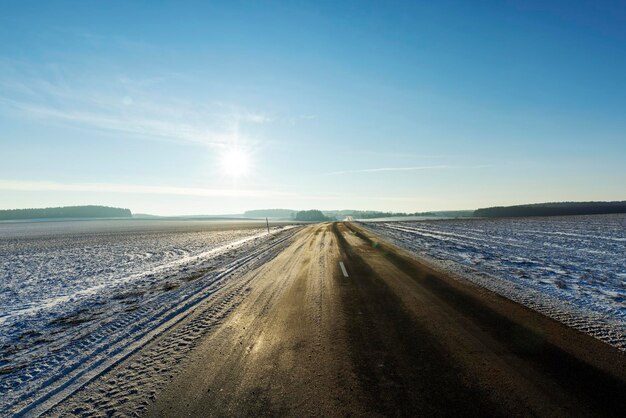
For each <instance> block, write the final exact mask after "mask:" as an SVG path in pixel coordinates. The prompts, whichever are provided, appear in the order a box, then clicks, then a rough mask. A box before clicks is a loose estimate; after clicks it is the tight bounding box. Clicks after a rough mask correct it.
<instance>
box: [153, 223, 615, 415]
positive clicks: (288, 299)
mask: <svg viewBox="0 0 626 418" xmlns="http://www.w3.org/2000/svg"><path fill="white" fill-rule="evenodd" d="M340 262H343V263H344V266H345V270H346V273H347V274H348V277H345V276H344V274H343V271H342V269H341V267H340V264H339V263H340ZM254 274H255V275H256V278H255V280H253V281H251V292H250V294H249V296H248V297H247V298H246V300H245V302H244V303H242V304H241V305H240V306H239V307H238V308H237V309H236V310H235V311H234V312H233V313H231V314H230V316H229V317H228V319H227V320H226V321H225V322H224V323H223V324H222V325H221V326H220V327H219V328H218V329H217V330H215V332H213V333H211V334H210V335H209V336H208V337H207V338H206V339H204V340H203V341H202V342H201V343H200V344H199V345H198V347H197V348H196V349H195V350H194V351H193V353H192V357H191V358H190V359H189V362H188V363H187V366H186V367H185V369H184V370H183V371H182V372H180V373H179V374H178V375H176V376H175V377H174V379H173V380H172V381H171V383H170V384H169V385H168V386H167V387H166V388H165V390H163V391H162V392H161V393H160V394H158V395H157V396H156V400H155V402H154V403H153V404H152V405H151V406H150V407H149V409H148V415H151V416H258V415H263V416H276V415H289V416H312V415H316V416H347V415H356V416H362V415H369V416H380V415H385V416H388V415H393V416H408V415H422V416H499V415H517V416H529V415H535V416H613V415H614V416H618V415H621V414H622V413H623V411H624V410H626V396H625V395H626V358H625V356H624V354H623V353H621V352H619V351H618V350H616V349H614V348H612V347H610V346H608V345H606V344H604V343H601V342H599V341H597V340H595V339H593V338H591V337H588V336H586V335H584V334H581V333H579V332H576V331H574V330H572V329H570V328H567V327H565V326H564V325H562V324H560V323H558V322H556V321H553V320H550V319H548V318H546V317H544V316H542V315H539V314H537V313H535V312H533V311H530V310H528V309H526V308H524V307H522V306H520V305H517V304H515V303H513V302H510V301H508V300H506V299H504V298H502V297H499V296H497V295H495V294H493V293H490V292H488V291H485V290H483V289H481V288H478V287H476V286H473V285H471V284H468V283H464V282H460V281H457V280H455V279H453V278H450V277H446V276H445V275H443V274H441V273H438V272H436V271H433V270H430V269H429V268H428V267H426V266H423V265H421V264H419V263H418V262H417V261H415V260H414V259H412V258H411V257H410V256H409V255H408V254H405V253H403V252H402V251H401V250H399V249H397V248H393V247H391V246H390V245H388V244H384V243H381V242H380V241H379V240H378V239H377V238H376V237H373V236H371V235H369V234H368V233H367V232H365V231H362V230H359V229H357V227H356V226H354V225H352V224H321V225H314V226H311V227H309V228H307V229H305V230H303V231H302V232H300V234H299V237H298V238H297V239H296V240H295V242H294V243H293V244H292V245H291V246H290V247H288V248H287V249H286V250H285V251H283V252H282V253H281V254H280V255H279V256H277V257H276V258H275V259H274V260H273V261H271V262H270V263H268V264H266V265H265V266H263V267H261V268H260V269H259V270H257V271H256V272H254Z"/></svg>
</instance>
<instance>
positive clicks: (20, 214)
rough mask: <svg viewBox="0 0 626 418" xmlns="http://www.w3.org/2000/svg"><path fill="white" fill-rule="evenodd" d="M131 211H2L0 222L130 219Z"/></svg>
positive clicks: (70, 208) (83, 208)
mask: <svg viewBox="0 0 626 418" xmlns="http://www.w3.org/2000/svg"><path fill="white" fill-rule="evenodd" d="M130 217H132V213H131V212H130V210H129V209H121V208H112V207H108V206H65V207H59V208H43V209H8V210H0V220H2V221H7V220H18V219H49V218H130Z"/></svg>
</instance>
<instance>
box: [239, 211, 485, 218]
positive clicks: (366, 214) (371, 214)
mask: <svg viewBox="0 0 626 418" xmlns="http://www.w3.org/2000/svg"><path fill="white" fill-rule="evenodd" d="M297 213H298V211H296V210H293V209H256V210H248V211H246V212H244V216H246V217H249V218H265V217H268V218H275V219H296V215H297ZM473 213H474V211H472V210H456V211H437V212H414V213H407V212H382V211H375V210H354V209H345V210H324V211H322V214H323V215H324V216H325V217H326V218H328V219H329V220H331V219H332V220H342V219H345V218H347V217H348V216H352V217H353V218H354V219H373V218H395V217H403V216H433V217H451V218H455V217H469V216H473Z"/></svg>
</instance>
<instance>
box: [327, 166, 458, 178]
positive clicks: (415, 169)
mask: <svg viewBox="0 0 626 418" xmlns="http://www.w3.org/2000/svg"><path fill="white" fill-rule="evenodd" d="M445 168H452V167H451V166H448V165H426V166H417V167H381V168H364V169H360V170H341V171H331V172H330V173H324V175H325V176H339V175H343V174H356V173H379V172H383V171H419V170H440V169H445Z"/></svg>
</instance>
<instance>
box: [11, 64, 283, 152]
mask: <svg viewBox="0 0 626 418" xmlns="http://www.w3.org/2000/svg"><path fill="white" fill-rule="evenodd" d="M2 64H3V65H2V66H1V67H3V68H1V69H2V71H0V86H1V87H2V90H3V92H2V94H0V106H1V107H3V108H4V109H8V110H12V111H14V112H15V113H17V114H18V115H21V116H24V117H29V118H34V119H38V120H43V121H49V122H55V123H62V124H67V125H71V126H75V127H81V128H86V129H92V130H98V131H105V132H115V133H121V134H126V135H129V136H135V137H141V138H142V139H151V140H158V141H163V140H165V141H175V142H181V143H189V144H196V145H203V146H209V147H221V146H224V145H228V144H229V143H232V142H241V141H242V140H244V139H245V138H246V137H245V134H244V131H243V130H242V128H243V127H245V125H251V124H261V123H267V122H270V121H271V118H270V117H269V116H268V115H265V114H264V113H262V112H259V111H253V110H249V109H246V108H243V107H241V106H237V105H233V104H224V103H220V102H211V103H206V102H202V103H198V102H196V101H194V100H193V99H184V98H173V97H169V96H168V97H163V96H162V95H155V94H154V91H151V90H150V89H147V88H146V84H145V83H143V82H141V81H137V80H131V79H129V78H127V77H123V78H122V80H123V81H120V80H117V82H112V84H111V82H109V83H108V85H104V84H102V86H101V87H100V85H101V83H98V82H94V81H93V80H92V81H91V82H84V81H83V82H80V81H72V82H71V83H68V81H67V80H68V79H71V78H66V77H58V76H56V75H55V76H49V75H47V76H42V75H37V74H34V75H31V76H28V75H26V76H25V75H19V76H18V73H19V71H18V70H19V68H18V67H19V64H15V63H8V62H3V63H2ZM3 72H4V73H9V75H10V77H2V73H3ZM25 72H26V74H29V72H28V71H25ZM94 86H98V87H94Z"/></svg>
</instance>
